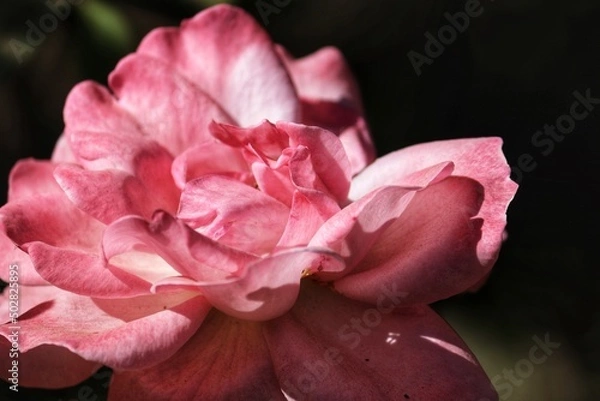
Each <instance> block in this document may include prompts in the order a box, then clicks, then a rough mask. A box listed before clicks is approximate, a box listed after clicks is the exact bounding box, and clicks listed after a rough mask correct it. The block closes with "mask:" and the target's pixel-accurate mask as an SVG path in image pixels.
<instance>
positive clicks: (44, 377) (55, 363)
mask: <svg viewBox="0 0 600 401" xmlns="http://www.w3.org/2000/svg"><path fill="white" fill-rule="evenodd" d="M11 349H12V346H11V344H10V342H9V341H8V340H7V339H6V338H4V337H0V352H2V355H3V356H6V355H8V354H9V352H11ZM13 360H17V359H9V358H6V357H4V358H2V359H0V369H2V371H3V372H6V371H9V370H10V369H11V368H12V361H13ZM17 366H18V369H19V371H18V383H19V386H23V387H37V388H44V389H59V388H63V387H71V386H75V385H76V384H79V383H81V382H82V381H84V380H85V379H87V378H88V377H90V376H91V375H92V374H94V372H96V371H97V370H98V369H100V368H101V367H102V365H100V364H98V363H96V362H90V361H86V360H85V359H83V358H81V357H80V356H79V355H77V354H74V353H73V352H71V351H69V350H67V349H66V348H62V347H56V346H53V345H40V346H39V347H36V348H33V349H31V350H29V351H28V352H25V353H21V354H19V357H18V365H17ZM10 375H11V374H10V373H9V377H10ZM2 379H4V380H6V376H5V375H3V377H2ZM8 385H9V386H10V385H12V383H11V382H10V381H9V384H8Z"/></svg>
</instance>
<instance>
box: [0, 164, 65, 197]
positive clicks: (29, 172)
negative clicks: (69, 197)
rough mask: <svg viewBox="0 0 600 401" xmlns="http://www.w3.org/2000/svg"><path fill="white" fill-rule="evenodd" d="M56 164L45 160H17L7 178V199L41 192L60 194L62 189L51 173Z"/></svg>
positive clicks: (32, 195) (35, 194) (40, 193)
mask: <svg viewBox="0 0 600 401" xmlns="http://www.w3.org/2000/svg"><path fill="white" fill-rule="evenodd" d="M56 166H57V164H56V163H52V162H48V161H45V160H35V159H23V160H19V161H18V162H17V164H15V165H14V167H13V168H12V170H11V171H10V175H9V178H8V186H9V189H8V201H9V202H13V201H16V200H19V199H27V198H30V197H34V196H39V195H42V194H60V193H61V192H62V190H61V189H60V186H59V185H58V184H57V182H56V180H55V179H54V177H53V175H52V173H53V171H54V169H55V168H56Z"/></svg>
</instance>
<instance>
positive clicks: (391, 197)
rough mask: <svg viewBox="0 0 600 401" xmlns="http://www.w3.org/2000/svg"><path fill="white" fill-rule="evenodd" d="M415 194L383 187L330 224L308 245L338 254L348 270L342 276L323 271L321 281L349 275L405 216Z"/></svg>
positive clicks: (398, 188)
mask: <svg viewBox="0 0 600 401" xmlns="http://www.w3.org/2000/svg"><path fill="white" fill-rule="evenodd" d="M415 192H416V190H415V188H402V187H382V188H380V189H378V190H376V191H373V192H371V193H370V194H368V195H367V196H365V197H363V198H362V199H360V200H358V201H356V202H354V203H351V204H350V205H348V206H347V207H345V208H344V209H342V210H341V211H340V212H339V213H337V214H336V215H334V216H333V217H332V218H330V219H329V220H327V221H326V222H325V224H323V225H322V226H321V228H320V229H319V230H318V231H317V233H316V234H315V236H314V237H313V238H312V239H311V241H310V243H309V245H310V246H315V247H322V248H327V249H331V250H332V251H333V252H336V253H338V254H339V255H341V256H342V257H343V258H344V260H345V261H346V269H345V271H343V272H341V273H338V272H336V273H329V272H327V271H324V272H322V273H320V274H319V277H320V278H321V279H323V280H326V281H328V280H333V279H337V278H339V277H340V276H343V275H346V274H348V273H349V272H350V271H351V270H352V269H353V268H354V267H355V266H356V264H357V263H358V262H360V260H361V259H362V258H363V257H364V256H365V255H366V254H367V252H369V249H370V248H371V246H372V244H374V243H375V242H376V241H377V240H378V239H379V237H380V236H381V235H382V234H383V233H384V232H385V230H386V229H387V227H388V226H390V225H391V224H392V223H393V222H394V221H395V220H396V219H397V218H398V217H399V216H400V215H401V214H402V213H403V212H404V210H405V209H406V208H407V206H408V205H409V204H410V202H411V201H412V199H413V197H414V195H415Z"/></svg>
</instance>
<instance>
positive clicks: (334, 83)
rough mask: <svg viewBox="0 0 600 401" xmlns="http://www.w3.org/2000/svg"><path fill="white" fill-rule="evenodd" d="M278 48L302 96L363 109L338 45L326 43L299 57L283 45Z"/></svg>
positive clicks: (356, 88) (358, 92)
mask: <svg viewBox="0 0 600 401" xmlns="http://www.w3.org/2000/svg"><path fill="white" fill-rule="evenodd" d="M277 52H278V53H279V56H280V57H281V59H282V60H283V63H284V64H285V66H286V68H287V69H288V71H289V72H290V76H291V77H292V81H293V82H294V86H295V87H296V90H297V91H298V95H299V96H300V98H302V99H312V100H320V101H330V102H335V103H343V104H347V105H351V106H352V107H353V108H354V109H355V110H357V111H359V112H362V103H361V96H360V91H359V89H358V84H357V83H356V80H355V79H354V76H353V74H352V71H351V70H350V67H349V66H348V63H347V62H346V60H345V59H344V56H343V54H342V53H341V52H340V51H339V50H338V49H337V48H335V47H324V48H322V49H319V50H317V51H316V52H314V53H312V54H309V55H308V56H305V57H302V58H298V59H294V58H293V57H292V56H291V55H290V54H289V53H288V52H287V51H286V50H285V49H284V48H283V47H281V46H277Z"/></svg>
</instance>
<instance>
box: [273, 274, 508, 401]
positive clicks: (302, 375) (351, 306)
mask: <svg viewBox="0 0 600 401" xmlns="http://www.w3.org/2000/svg"><path fill="white" fill-rule="evenodd" d="M304 284H305V285H303V287H302V291H301V296H300V298H299V300H298V302H297V303H296V305H295V306H294V308H293V309H292V310H291V311H290V313H288V314H286V315H284V316H282V317H280V318H277V319H274V320H271V321H269V322H267V323H266V324H265V326H264V327H265V329H264V333H265V338H266V341H267V346H268V348H269V351H270V354H271V357H272V360H273V364H274V367H275V372H276V373H277V377H278V379H279V383H280V384H281V388H282V390H283V391H284V392H285V393H286V394H287V395H288V396H289V397H290V398H291V399H294V400H304V399H308V400H325V401H329V400H331V401H334V400H351V399H357V400H374V401H375V400H381V401H383V400H405V399H411V400H446V399H448V400H465V401H480V400H482V399H488V400H497V399H498V396H497V394H496V392H495V391H494V389H493V387H492V385H491V383H490V381H489V379H488V378H487V376H486V374H485V372H484V371H483V370H482V369H481V367H480V366H479V364H478V363H477V360H476V359H475V357H474V356H473V355H472V353H471V352H470V351H469V350H468V348H467V346H466V345H465V344H464V343H463V342H462V341H461V339H460V338H459V337H458V335H456V333H455V332H454V331H453V330H452V329H451V328H450V327H449V326H448V324H447V323H446V322H444V320H443V319H441V318H440V317H439V316H437V315H436V314H435V313H434V312H433V311H431V309H429V308H428V307H426V306H419V307H414V308H403V307H402V296H403V295H404V294H399V293H396V292H395V291H394V290H393V285H392V284H393V283H386V285H385V286H383V287H382V288H380V294H379V295H380V296H379V299H378V301H377V303H376V304H375V305H370V304H364V303H360V302H356V301H351V300H348V299H345V298H344V297H343V296H340V295H338V294H335V293H334V292H333V291H331V290H330V289H329V288H327V287H324V286H320V285H318V284H315V283H311V282H310V281H307V282H305V283H304ZM332 311H335V312H333V313H332ZM290 344H293V346H292V347H290Z"/></svg>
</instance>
